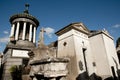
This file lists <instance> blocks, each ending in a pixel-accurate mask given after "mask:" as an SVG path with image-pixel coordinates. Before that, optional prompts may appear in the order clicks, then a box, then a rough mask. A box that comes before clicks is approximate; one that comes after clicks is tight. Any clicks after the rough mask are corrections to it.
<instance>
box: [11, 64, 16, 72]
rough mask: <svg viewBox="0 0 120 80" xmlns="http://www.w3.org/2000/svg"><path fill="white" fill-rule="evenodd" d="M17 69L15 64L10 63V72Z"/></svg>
mask: <svg viewBox="0 0 120 80" xmlns="http://www.w3.org/2000/svg"><path fill="white" fill-rule="evenodd" d="M16 69H17V66H16V65H12V66H11V67H10V69H9V71H10V72H15V71H16Z"/></svg>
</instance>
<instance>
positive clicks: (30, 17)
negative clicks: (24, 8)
mask: <svg viewBox="0 0 120 80" xmlns="http://www.w3.org/2000/svg"><path fill="white" fill-rule="evenodd" d="M17 18H27V19H30V20H32V21H34V22H35V23H36V25H37V26H39V21H38V20H37V19H36V18H35V17H33V16H32V15H30V14H28V13H21V14H15V15H13V16H11V17H10V22H11V23H12V21H13V20H14V19H17Z"/></svg>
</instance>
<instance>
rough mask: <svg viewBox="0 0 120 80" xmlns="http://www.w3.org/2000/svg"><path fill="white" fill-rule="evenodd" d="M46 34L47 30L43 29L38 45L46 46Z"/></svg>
mask: <svg viewBox="0 0 120 80" xmlns="http://www.w3.org/2000/svg"><path fill="white" fill-rule="evenodd" d="M44 32H45V30H44V28H42V29H41V30H40V40H39V43H38V45H41V44H44Z"/></svg>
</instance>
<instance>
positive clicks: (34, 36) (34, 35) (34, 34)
mask: <svg viewBox="0 0 120 80" xmlns="http://www.w3.org/2000/svg"><path fill="white" fill-rule="evenodd" d="M35 38H36V27H35V26H34V33H33V43H35V40H36V39H35Z"/></svg>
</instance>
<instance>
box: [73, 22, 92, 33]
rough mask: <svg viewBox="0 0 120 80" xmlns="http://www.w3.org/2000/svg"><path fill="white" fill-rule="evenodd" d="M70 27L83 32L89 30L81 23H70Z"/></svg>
mask: <svg viewBox="0 0 120 80" xmlns="http://www.w3.org/2000/svg"><path fill="white" fill-rule="evenodd" d="M72 27H73V28H75V29H77V30H79V31H82V32H85V33H89V32H90V31H89V30H88V29H87V27H86V26H85V25H84V24H83V23H74V24H72Z"/></svg>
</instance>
